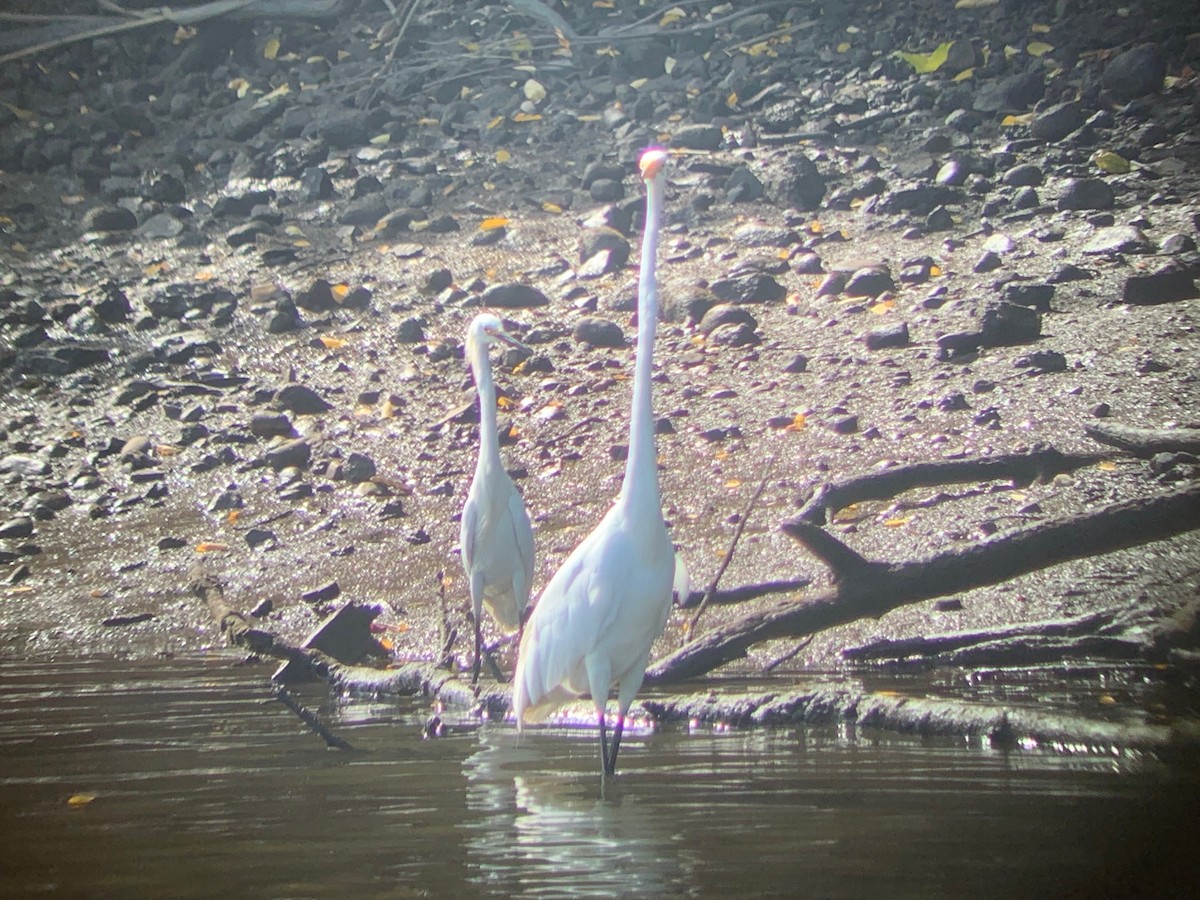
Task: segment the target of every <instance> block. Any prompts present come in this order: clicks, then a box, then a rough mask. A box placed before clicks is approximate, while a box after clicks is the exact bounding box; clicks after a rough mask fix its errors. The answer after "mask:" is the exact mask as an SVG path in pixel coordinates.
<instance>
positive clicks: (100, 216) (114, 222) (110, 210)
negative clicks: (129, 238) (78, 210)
mask: <svg viewBox="0 0 1200 900" xmlns="http://www.w3.org/2000/svg"><path fill="white" fill-rule="evenodd" d="M137 225H138V221H137V216H135V215H134V214H133V213H132V212H130V211H129V210H127V209H126V208H125V207H123V206H95V207H92V208H91V209H89V210H88V211H87V212H86V213H85V214H84V217H83V228H84V230H85V231H101V232H114V231H133V229H135V228H137Z"/></svg>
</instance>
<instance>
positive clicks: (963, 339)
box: [937, 331, 984, 359]
mask: <svg viewBox="0 0 1200 900" xmlns="http://www.w3.org/2000/svg"><path fill="white" fill-rule="evenodd" d="M937 343H938V355H939V358H941V359H949V358H951V357H954V356H962V355H964V354H968V353H974V352H976V351H977V350H978V349H979V348H980V347H982V346H983V343H984V341H983V335H982V334H980V333H979V332H978V331H954V332H951V333H949V334H943V335H941V336H940V337H938V339H937Z"/></svg>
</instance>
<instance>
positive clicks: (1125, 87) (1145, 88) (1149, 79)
mask: <svg viewBox="0 0 1200 900" xmlns="http://www.w3.org/2000/svg"><path fill="white" fill-rule="evenodd" d="M1166 74H1167V54H1166V52H1165V51H1164V50H1163V49H1162V48H1161V47H1159V46H1158V45H1157V44H1139V45H1138V46H1136V47H1133V48H1131V49H1129V50H1126V51H1125V52H1124V53H1121V54H1118V55H1117V56H1114V57H1113V58H1112V59H1111V60H1109V62H1108V65H1107V66H1105V67H1104V90H1105V91H1107V92H1108V94H1109V95H1110V96H1112V97H1114V98H1115V99H1117V100H1119V101H1121V102H1125V101H1128V100H1136V99H1137V98H1138V97H1144V96H1146V95H1147V94H1157V93H1158V92H1159V91H1161V90H1162V86H1163V79H1164V78H1165V77H1166Z"/></svg>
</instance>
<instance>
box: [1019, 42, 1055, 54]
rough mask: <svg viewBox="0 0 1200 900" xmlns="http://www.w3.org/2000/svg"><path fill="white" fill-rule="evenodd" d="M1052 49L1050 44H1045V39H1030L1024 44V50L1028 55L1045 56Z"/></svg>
mask: <svg viewBox="0 0 1200 900" xmlns="http://www.w3.org/2000/svg"><path fill="white" fill-rule="evenodd" d="M1053 49H1054V46H1053V45H1052V44H1047V43H1046V42H1045V41H1030V42H1029V43H1028V44H1026V45H1025V52H1026V53H1028V54H1029V55H1030V56H1045V55H1046V54H1047V53H1049V52H1050V51H1051V50H1053Z"/></svg>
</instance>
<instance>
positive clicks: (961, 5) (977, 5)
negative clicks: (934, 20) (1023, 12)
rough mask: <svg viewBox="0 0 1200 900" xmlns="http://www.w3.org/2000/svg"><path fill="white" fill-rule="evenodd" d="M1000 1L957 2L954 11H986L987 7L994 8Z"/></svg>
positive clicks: (972, 0)
mask: <svg viewBox="0 0 1200 900" xmlns="http://www.w3.org/2000/svg"><path fill="white" fill-rule="evenodd" d="M999 2H1000V0H957V2H956V3H955V4H954V8H955V9H987V8H988V7H989V6H995V5H996V4H997V3H999Z"/></svg>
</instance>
